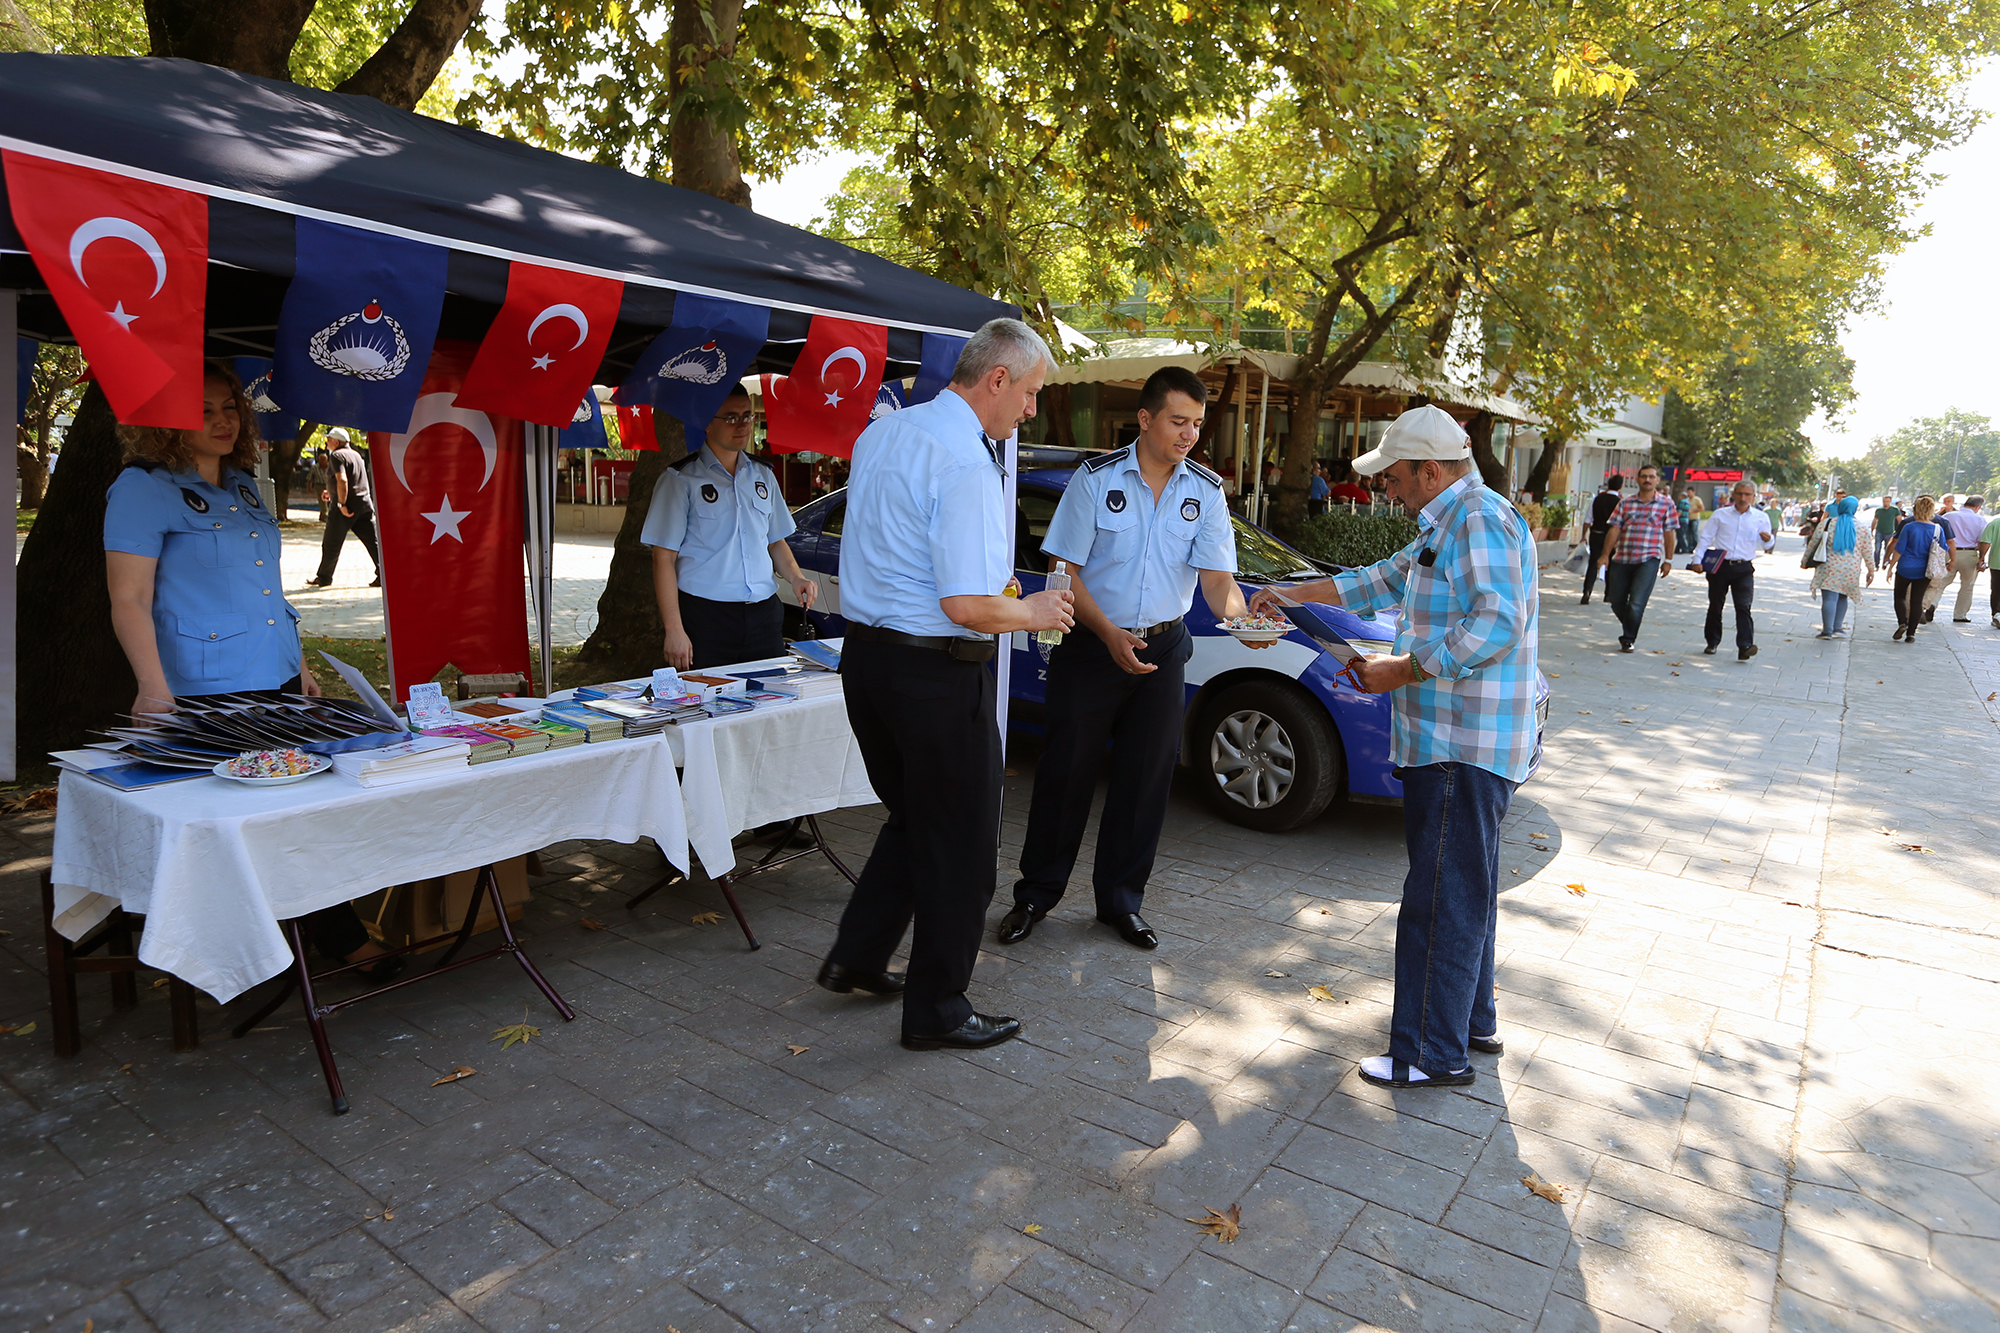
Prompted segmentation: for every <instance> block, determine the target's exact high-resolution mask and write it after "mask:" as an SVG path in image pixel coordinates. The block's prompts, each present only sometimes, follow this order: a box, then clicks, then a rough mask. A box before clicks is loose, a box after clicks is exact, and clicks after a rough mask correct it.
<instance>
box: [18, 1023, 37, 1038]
mask: <svg viewBox="0 0 2000 1333" xmlns="http://www.w3.org/2000/svg"><path fill="white" fill-rule="evenodd" d="M34 1030H35V1025H34V1024H33V1023H23V1024H21V1026H19V1027H17V1028H15V1029H14V1035H15V1036H17V1037H25V1036H27V1035H28V1034H29V1033H30V1032H33V1031H34Z"/></svg>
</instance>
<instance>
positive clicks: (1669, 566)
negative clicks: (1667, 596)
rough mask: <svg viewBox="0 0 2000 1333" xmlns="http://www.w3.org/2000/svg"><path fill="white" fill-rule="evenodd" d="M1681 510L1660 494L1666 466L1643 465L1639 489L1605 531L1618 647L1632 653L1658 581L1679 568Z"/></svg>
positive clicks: (1607, 591)
mask: <svg viewBox="0 0 2000 1333" xmlns="http://www.w3.org/2000/svg"><path fill="white" fill-rule="evenodd" d="M1679 522H1680V511H1679V510H1678V509H1677V508H1675V507H1674V502H1673V501H1672V500H1669V499H1668V498H1667V497H1666V496H1664V495H1661V494H1660V470H1659V469H1658V468H1656V467H1654V466H1653V465H1652V464H1650V463H1649V464H1647V465H1646V466H1645V467H1642V468H1640V469H1639V493H1638V494H1637V495H1628V496H1626V497H1625V498H1624V499H1622V500H1620V501H1619V502H1618V507H1617V508H1616V509H1614V510H1612V511H1611V526H1610V527H1609V528H1607V529H1606V530H1605V534H1604V554H1603V556H1602V557H1601V558H1600V560H1599V563H1600V564H1601V565H1602V566H1603V568H1604V599H1605V600H1606V601H1608V602H1610V603H1611V610H1612V611H1613V612H1614V613H1615V614H1616V615H1617V617H1618V625H1619V628H1621V629H1622V630H1624V633H1622V634H1620V635H1619V636H1618V651H1619V652H1621V653H1629V652H1631V651H1632V645H1633V644H1635V643H1637V642H1638V641H1639V626H1640V624H1641V622H1643V621H1644V620H1645V619H1646V603H1647V601H1648V600H1650V599H1651V598H1652V596H1653V584H1654V582H1655V581H1656V580H1658V579H1663V578H1665V577H1666V576H1667V575H1668V574H1670V573H1672V572H1673V560H1674V539H1675V530H1676V528H1678V526H1679Z"/></svg>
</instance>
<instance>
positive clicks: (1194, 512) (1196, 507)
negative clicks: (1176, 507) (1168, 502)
mask: <svg viewBox="0 0 2000 1333" xmlns="http://www.w3.org/2000/svg"><path fill="white" fill-rule="evenodd" d="M1181 517H1182V518H1184V519H1186V520H1187V521H1188V522H1190V523H1192V522H1194V521H1195V520H1196V519H1198V518H1200V517H1201V501H1199V500H1197V499H1195V498H1194V497H1193V496H1189V497H1188V498H1187V499H1185V500H1183V501H1181Z"/></svg>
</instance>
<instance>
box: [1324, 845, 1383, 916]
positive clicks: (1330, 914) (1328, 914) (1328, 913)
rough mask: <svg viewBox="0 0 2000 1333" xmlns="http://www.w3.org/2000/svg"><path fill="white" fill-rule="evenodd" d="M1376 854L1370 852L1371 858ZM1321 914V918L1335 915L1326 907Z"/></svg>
mask: <svg viewBox="0 0 2000 1333" xmlns="http://www.w3.org/2000/svg"><path fill="white" fill-rule="evenodd" d="M1374 854H1375V853H1373V852H1370V853H1369V855H1370V856H1373V855H1374ZM1319 914H1320V915H1321V916H1332V915H1333V913H1331V912H1329V911H1327V910H1326V909H1325V908H1324V907H1322V908H1320V909H1319Z"/></svg>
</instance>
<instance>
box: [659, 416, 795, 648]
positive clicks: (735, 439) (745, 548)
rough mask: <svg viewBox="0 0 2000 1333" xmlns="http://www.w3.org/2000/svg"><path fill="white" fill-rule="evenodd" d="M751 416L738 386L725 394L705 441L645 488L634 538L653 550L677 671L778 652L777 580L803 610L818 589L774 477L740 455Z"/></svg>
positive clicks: (781, 617) (780, 610)
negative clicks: (791, 541)
mask: <svg viewBox="0 0 2000 1333" xmlns="http://www.w3.org/2000/svg"><path fill="white" fill-rule="evenodd" d="M755 422H756V412H755V411H754V410H753V409H752V408H751V406H750V395H749V393H748V392H746V391H745V390H744V389H743V388H742V387H741V386H738V388H737V389H736V391H735V392H733V393H731V394H730V395H729V397H728V398H726V399H724V400H723V403H722V407H721V408H720V409H719V410H718V411H717V413H716V416H715V420H714V421H712V422H710V423H709V426H708V443H707V445H706V446H705V447H703V448H702V449H701V450H700V451H699V452H696V453H692V454H689V455H688V456H687V457H686V458H683V459H682V460H681V461H680V462H678V463H675V464H674V465H673V466H672V467H671V468H669V469H668V470H667V471H666V472H665V473H664V474H662V476H661V477H660V480H659V482H658V484H657V485H655V486H654V487H653V503H652V507H651V508H650V509H648V510H647V511H646V526H645V528H644V530H643V531H642V532H641V534H640V538H639V539H640V540H641V541H643V542H644V543H645V544H646V545H648V546H650V547H652V548H653V593H654V596H655V597H657V598H658V599H659V604H660V623H661V624H663V625H664V626H666V647H665V651H666V659H667V664H668V665H669V666H672V667H674V668H676V669H679V670H683V671H685V670H687V669H689V668H691V667H713V666H726V665H728V664H730V663H733V662H755V661H758V660H760V659H762V658H766V657H779V656H782V655H783V654H784V651H785V635H784V623H785V609H784V604H783V603H781V602H780V601H779V600H778V585H777V580H778V579H780V578H782V579H785V580H786V581H787V582H789V583H790V584H791V585H792V591H793V593H795V594H796V595H797V596H798V599H799V604H800V605H801V606H804V607H808V608H810V607H811V606H812V604H813V598H814V596H815V595H816V594H817V593H818V591H819V588H818V585H817V584H815V583H814V582H813V581H812V580H811V579H809V578H807V577H806V576H805V575H804V574H803V573H801V572H800V571H799V562H798V559H797V558H796V557H795V556H793V554H792V548H791V547H790V546H789V545H787V544H786V542H785V538H787V537H789V536H790V535H791V534H792V533H793V531H795V530H796V528H797V524H795V523H793V522H792V511H791V509H790V507H789V506H787V505H786V504H785V497H784V495H783V494H782V493H781V492H780V491H779V490H778V477H777V474H776V473H774V472H772V471H771V469H770V468H769V467H768V466H767V465H766V464H764V463H761V462H759V461H758V460H756V459H754V458H749V457H746V456H745V455H744V452H743V451H744V450H745V449H747V448H749V447H750V434H751V428H752V426H753V425H754V424H755Z"/></svg>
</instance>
